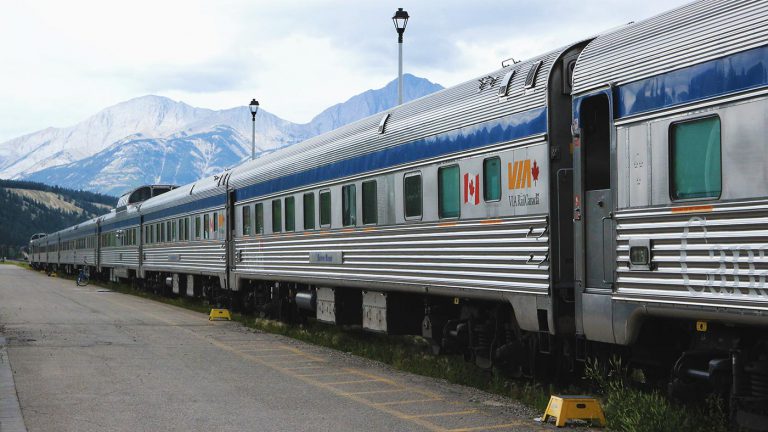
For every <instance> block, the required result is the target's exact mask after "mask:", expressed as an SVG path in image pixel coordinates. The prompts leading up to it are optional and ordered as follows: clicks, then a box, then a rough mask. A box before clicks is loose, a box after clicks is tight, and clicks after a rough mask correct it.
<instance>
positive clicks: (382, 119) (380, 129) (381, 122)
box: [379, 113, 389, 134]
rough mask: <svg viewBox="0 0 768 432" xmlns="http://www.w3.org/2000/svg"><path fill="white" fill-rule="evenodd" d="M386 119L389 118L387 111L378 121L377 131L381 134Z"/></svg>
mask: <svg viewBox="0 0 768 432" xmlns="http://www.w3.org/2000/svg"><path fill="white" fill-rule="evenodd" d="M387 120H389V113H386V114H384V117H382V118H381V121H380V122H379V133H380V134H383V133H384V129H385V128H386V127H387Z"/></svg>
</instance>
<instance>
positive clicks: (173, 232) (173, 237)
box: [171, 221, 178, 241]
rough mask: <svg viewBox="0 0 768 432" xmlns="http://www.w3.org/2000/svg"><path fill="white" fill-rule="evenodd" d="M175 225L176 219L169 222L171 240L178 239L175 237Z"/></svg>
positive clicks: (176, 223)
mask: <svg viewBox="0 0 768 432" xmlns="http://www.w3.org/2000/svg"><path fill="white" fill-rule="evenodd" d="M177 225H178V221H173V223H171V240H173V241H176V240H178V238H177V237H176V231H177V229H178V228H177Z"/></svg>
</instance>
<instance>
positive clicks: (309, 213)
mask: <svg viewBox="0 0 768 432" xmlns="http://www.w3.org/2000/svg"><path fill="white" fill-rule="evenodd" d="M304 229H305V230H312V229H315V193H314V192H309V193H305V194H304Z"/></svg>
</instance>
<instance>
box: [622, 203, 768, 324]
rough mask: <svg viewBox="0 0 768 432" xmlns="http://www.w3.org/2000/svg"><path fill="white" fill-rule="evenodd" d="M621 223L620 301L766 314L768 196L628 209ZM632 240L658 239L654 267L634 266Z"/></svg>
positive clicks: (655, 243) (653, 254) (767, 294)
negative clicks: (706, 208) (682, 207)
mask: <svg viewBox="0 0 768 432" xmlns="http://www.w3.org/2000/svg"><path fill="white" fill-rule="evenodd" d="M616 220H617V235H618V243H617V246H618V247H617V249H618V256H617V261H618V266H617V276H618V279H617V285H616V288H617V290H616V296H617V297H618V298H625V299H635V300H642V301H648V302H675V303H678V304H682V303H688V304H696V305H712V306H718V307H735V308H748V309H756V310H762V311H768V285H767V284H766V280H767V279H768V256H767V255H768V201H753V202H748V203H734V204H720V205H716V206H715V207H714V209H713V211H711V212H704V213H688V214H672V213H671V212H670V209H669V208H665V209H654V210H645V211H623V212H619V213H618V214H617V215H616ZM631 238H645V239H648V238H650V239H652V241H653V245H652V249H653V251H652V256H653V262H654V263H655V264H656V265H657V266H658V268H657V269H656V270H652V271H630V270H629V265H628V263H629V239H631Z"/></svg>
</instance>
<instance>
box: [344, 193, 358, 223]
mask: <svg viewBox="0 0 768 432" xmlns="http://www.w3.org/2000/svg"><path fill="white" fill-rule="evenodd" d="M355 197H356V195H355V185H353V184H351V185H346V186H344V187H342V188H341V224H342V225H344V226H350V225H356V224H357V218H356V217H355V216H356V215H357V203H356V202H355Z"/></svg>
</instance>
